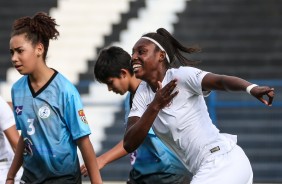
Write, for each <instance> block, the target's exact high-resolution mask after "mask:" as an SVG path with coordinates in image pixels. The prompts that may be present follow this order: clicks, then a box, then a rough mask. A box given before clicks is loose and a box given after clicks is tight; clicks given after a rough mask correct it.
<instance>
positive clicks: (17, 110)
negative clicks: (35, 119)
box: [15, 105, 23, 115]
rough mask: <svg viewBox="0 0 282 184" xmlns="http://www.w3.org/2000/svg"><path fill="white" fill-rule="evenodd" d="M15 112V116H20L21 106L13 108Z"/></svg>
mask: <svg viewBox="0 0 282 184" xmlns="http://www.w3.org/2000/svg"><path fill="white" fill-rule="evenodd" d="M15 112H16V114H17V115H22V112H23V106H22V105H21V106H15Z"/></svg>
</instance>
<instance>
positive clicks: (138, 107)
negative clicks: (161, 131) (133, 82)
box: [128, 82, 150, 117]
mask: <svg viewBox="0 0 282 184" xmlns="http://www.w3.org/2000/svg"><path fill="white" fill-rule="evenodd" d="M142 83H143V82H142ZM143 84H144V83H143ZM143 84H140V85H139V87H138V89H137V91H136V93H135V95H134V98H133V102H132V106H131V109H130V112H129V115H128V117H132V116H137V117H141V116H142V114H143V113H144V112H145V110H146V109H147V103H148V104H149V103H150V102H147V103H146V93H147V91H146V88H145V85H143ZM141 85H142V86H141Z"/></svg>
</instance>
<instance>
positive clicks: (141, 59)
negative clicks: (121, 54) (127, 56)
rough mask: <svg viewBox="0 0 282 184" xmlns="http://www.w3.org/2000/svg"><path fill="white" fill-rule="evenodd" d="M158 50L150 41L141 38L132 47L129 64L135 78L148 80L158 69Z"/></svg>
mask: <svg viewBox="0 0 282 184" xmlns="http://www.w3.org/2000/svg"><path fill="white" fill-rule="evenodd" d="M159 58H160V51H156V45H155V44H153V43H152V42H151V41H149V40H146V39H143V38H141V39H140V40H138V41H137V42H136V44H135V45H134V47H133V49H132V58H131V61H132V63H131V65H132V67H133V70H134V74H135V76H136V77H137V78H139V79H142V80H145V81H148V80H150V78H151V75H152V73H154V72H155V71H158V68H159V65H160V62H159Z"/></svg>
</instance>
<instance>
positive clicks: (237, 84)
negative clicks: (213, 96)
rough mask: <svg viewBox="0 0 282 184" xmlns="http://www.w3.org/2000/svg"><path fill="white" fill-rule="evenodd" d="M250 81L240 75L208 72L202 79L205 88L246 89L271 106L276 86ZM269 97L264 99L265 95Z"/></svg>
mask: <svg viewBox="0 0 282 184" xmlns="http://www.w3.org/2000/svg"><path fill="white" fill-rule="evenodd" d="M251 85H252V84H251V83H250V82H248V81H246V80H244V79H241V78H239V77H234V76H227V75H218V74H213V73H208V74H207V75H206V76H205V77H204V78H203V80H202V88H203V90H206V91H210V90H224V91H246V90H247V88H248V87H249V86H250V87H249V88H248V92H249V93H250V94H251V95H252V96H254V97H256V98H257V99H258V100H259V101H261V102H262V103H264V104H265V105H268V106H271V105H272V101H273V98H274V88H270V87H268V86H255V85H252V86H251ZM265 95H266V96H267V97H268V100H266V99H264V98H263V97H264V96H265Z"/></svg>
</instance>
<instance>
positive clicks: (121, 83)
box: [106, 76, 129, 95]
mask: <svg viewBox="0 0 282 184" xmlns="http://www.w3.org/2000/svg"><path fill="white" fill-rule="evenodd" d="M106 85H107V86H108V90H109V91H113V92H114V93H116V94H120V95H123V94H125V93H126V92H127V91H128V88H129V81H128V78H127V77H124V76H121V77H120V78H117V77H110V78H108V80H107V81H106Z"/></svg>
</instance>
